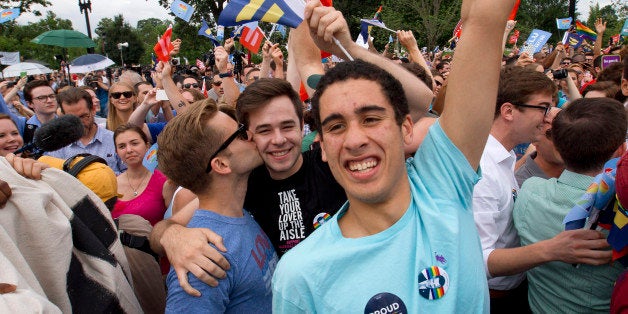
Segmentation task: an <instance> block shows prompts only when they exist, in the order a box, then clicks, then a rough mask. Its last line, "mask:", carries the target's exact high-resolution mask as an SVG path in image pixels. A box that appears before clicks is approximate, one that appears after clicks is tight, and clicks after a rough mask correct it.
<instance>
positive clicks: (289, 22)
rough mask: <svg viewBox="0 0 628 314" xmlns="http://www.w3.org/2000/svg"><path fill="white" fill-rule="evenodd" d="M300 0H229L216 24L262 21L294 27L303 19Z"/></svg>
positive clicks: (231, 24)
mask: <svg viewBox="0 0 628 314" xmlns="http://www.w3.org/2000/svg"><path fill="white" fill-rule="evenodd" d="M304 12H305V2H303V1H301V0H231V2H229V4H228V5H227V6H226V7H225V8H224V9H223V10H222V13H220V16H219V17H218V25H223V26H236V25H240V24H244V23H247V22H250V21H263V22H270V23H277V24H282V25H285V26H289V27H294V28H296V27H297V26H299V24H301V21H303V13H304Z"/></svg>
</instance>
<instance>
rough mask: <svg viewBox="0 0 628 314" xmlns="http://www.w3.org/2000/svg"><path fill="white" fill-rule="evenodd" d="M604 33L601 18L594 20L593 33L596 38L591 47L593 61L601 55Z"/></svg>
mask: <svg viewBox="0 0 628 314" xmlns="http://www.w3.org/2000/svg"><path fill="white" fill-rule="evenodd" d="M605 31H606V22H604V21H603V20H602V19H601V18H598V19H597V20H595V33H596V34H597V38H596V39H595V44H594V45H593V59H595V58H597V56H601V55H602V37H604V32H605Z"/></svg>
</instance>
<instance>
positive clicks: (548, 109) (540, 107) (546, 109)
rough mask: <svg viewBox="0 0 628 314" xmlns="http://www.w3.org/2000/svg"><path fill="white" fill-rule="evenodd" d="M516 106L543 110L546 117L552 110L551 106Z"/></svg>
mask: <svg viewBox="0 0 628 314" xmlns="http://www.w3.org/2000/svg"><path fill="white" fill-rule="evenodd" d="M514 105H515V106H517V107H524V108H535V109H541V110H543V115H544V116H546V115H547V113H548V112H549V111H550V108H551V106H550V105H545V106H536V105H527V104H514Z"/></svg>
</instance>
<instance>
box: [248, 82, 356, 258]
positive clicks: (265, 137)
mask: <svg viewBox="0 0 628 314" xmlns="http://www.w3.org/2000/svg"><path fill="white" fill-rule="evenodd" d="M236 108H237V114H238V120H239V121H240V122H242V123H244V124H245V125H248V127H249V130H250V131H251V132H253V141H254V142H255V144H256V146H257V150H258V151H259V153H260V155H261V156H262V159H263V160H264V164H265V166H261V167H258V168H257V169H255V170H254V172H253V173H252V174H251V176H250V177H249V185H248V188H249V189H248V192H247V194H246V200H245V202H244V207H245V208H246V209H247V210H249V211H250V212H251V213H252V214H253V215H254V217H255V219H256V220H257V222H258V223H259V224H260V226H261V227H262V229H264V231H265V232H266V234H267V235H268V237H269V238H270V239H271V242H272V243H273V245H274V246H275V250H276V251H277V253H278V254H279V255H280V256H281V255H282V254H283V253H285V252H286V251H288V250H289V249H291V248H292V247H294V246H295V245H297V244H299V242H301V241H302V240H303V239H305V238H306V237H307V236H308V235H309V234H310V233H312V232H313V231H314V230H315V229H316V228H318V227H319V226H320V225H321V224H323V223H324V222H325V221H326V220H327V219H329V218H330V217H331V216H332V215H334V214H335V213H336V211H337V210H338V209H339V208H340V206H342V204H343V203H344V202H345V201H346V200H347V198H346V196H345V193H344V190H343V189H342V187H341V186H340V185H338V183H336V180H335V179H334V177H333V175H332V174H331V171H330V170H329V166H328V165H327V163H326V162H323V161H322V159H321V151H320V148H319V149H316V150H312V151H308V152H304V153H301V141H302V139H303V136H302V134H303V111H302V109H301V100H300V99H299V95H297V93H296V92H295V91H294V90H293V89H292V86H290V84H289V83H288V82H286V81H284V80H280V79H263V80H259V81H257V82H255V83H253V84H251V85H249V87H247V89H246V90H245V91H244V92H243V93H242V95H240V97H239V98H238V102H237V105H236Z"/></svg>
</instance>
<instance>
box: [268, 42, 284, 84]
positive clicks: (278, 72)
mask: <svg viewBox="0 0 628 314" xmlns="http://www.w3.org/2000/svg"><path fill="white" fill-rule="evenodd" d="M270 55H271V57H272V58H273V61H274V62H275V71H274V74H273V77H274V78H278V79H282V80H283V79H285V78H286V75H285V73H284V72H283V52H282V51H281V48H279V44H275V45H273V47H272V48H270Z"/></svg>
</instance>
